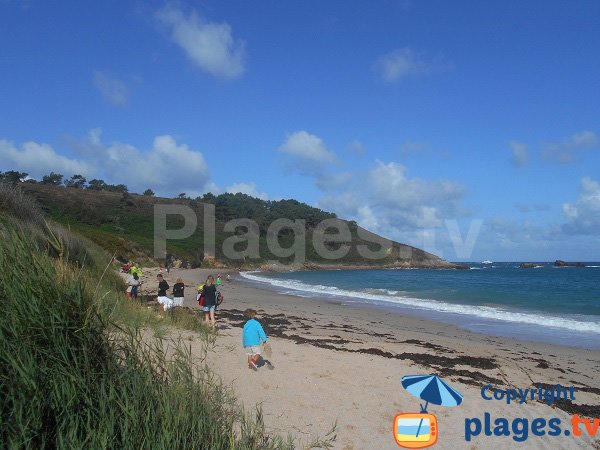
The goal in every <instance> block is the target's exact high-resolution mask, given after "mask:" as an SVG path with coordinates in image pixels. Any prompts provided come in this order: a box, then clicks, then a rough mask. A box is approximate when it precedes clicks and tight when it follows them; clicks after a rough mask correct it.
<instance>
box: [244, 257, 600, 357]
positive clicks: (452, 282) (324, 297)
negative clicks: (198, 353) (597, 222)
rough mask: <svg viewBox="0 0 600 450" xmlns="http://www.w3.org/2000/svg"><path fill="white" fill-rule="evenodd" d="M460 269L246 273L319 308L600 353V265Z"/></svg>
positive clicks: (478, 265) (255, 281) (476, 265)
mask: <svg viewBox="0 0 600 450" xmlns="http://www.w3.org/2000/svg"><path fill="white" fill-rule="evenodd" d="M461 264H465V265H468V266H469V267H470V269H469V270H456V269H369V270H327V271H300V272H285V273H265V272H242V276H243V277H244V278H245V279H246V280H247V281H248V282H249V283H252V284H256V285H259V286H260V287H263V288H268V289H273V290H275V291H277V292H279V293H282V294H290V295H296V296H301V297H306V298H309V299H314V300H315V301H336V302H338V303H341V304H342V305H346V306H349V307H352V306H355V307H367V308H380V309H383V310H386V311H388V312H390V313H396V314H402V315H413V316H417V317H422V318H425V319H429V320H434V321H438V322H444V323H450V324H453V325H456V326H458V327H461V328H463V329H467V330H470V331H475V332H479V333H484V334H488V335H492V336H503V337H509V338H517V339H524V340H530V341H540V342H546V343H551V344H559V345H567V346H573V347H580V348H588V349H594V350H598V349H600V263H593V262H592V263H584V264H585V265H586V267H555V266H554V264H553V263H549V262H548V263H537V264H536V267H535V268H526V269H525V268H520V263H518V262H502V263H493V264H482V263H461Z"/></svg>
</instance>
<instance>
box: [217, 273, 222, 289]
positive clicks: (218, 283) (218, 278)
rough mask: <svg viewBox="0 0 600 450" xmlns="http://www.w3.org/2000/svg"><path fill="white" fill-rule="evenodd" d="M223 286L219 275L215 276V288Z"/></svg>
mask: <svg viewBox="0 0 600 450" xmlns="http://www.w3.org/2000/svg"><path fill="white" fill-rule="evenodd" d="M222 284H223V281H221V274H220V273H219V274H217V281H215V286H217V287H219V286H221V285H222Z"/></svg>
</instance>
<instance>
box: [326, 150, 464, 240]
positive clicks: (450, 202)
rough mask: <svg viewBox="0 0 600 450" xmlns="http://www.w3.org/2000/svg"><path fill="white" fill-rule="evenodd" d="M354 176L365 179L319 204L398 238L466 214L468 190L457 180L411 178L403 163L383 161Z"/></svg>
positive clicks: (378, 231) (347, 186) (437, 225)
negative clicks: (464, 200) (462, 203)
mask: <svg viewBox="0 0 600 450" xmlns="http://www.w3.org/2000/svg"><path fill="white" fill-rule="evenodd" d="M354 178H356V179H360V180H361V182H360V183H354V184H352V183H348V184H346V185H345V186H344V187H343V190H342V192H340V193H337V194H328V195H326V196H324V197H323V198H322V199H321V200H320V201H319V206H320V207H324V208H328V209H330V210H332V211H334V212H336V213H338V214H339V215H340V216H341V217H346V218H349V219H354V220H356V221H357V222H359V223H360V224H361V225H363V226H365V227H366V228H369V229H371V230H372V231H375V232H377V233H382V234H384V235H386V236H391V237H394V238H398V237H399V236H400V233H401V232H402V233H405V232H408V231H414V230H415V229H420V230H422V229H424V228H435V227H439V226H441V225H442V224H443V220H444V218H446V217H450V216H454V215H456V214H462V211H461V210H460V208H459V204H460V201H461V199H462V197H463V195H464V189H463V187H462V185H460V184H459V183H456V182H454V181H444V180H442V181H439V180H438V181H426V180H421V179H418V178H409V177H408V175H407V169H406V167H404V166H403V165H401V164H398V163H395V162H389V163H384V162H382V161H376V162H375V165H374V166H373V167H371V168H370V169H368V170H367V171H366V172H364V173H361V174H354Z"/></svg>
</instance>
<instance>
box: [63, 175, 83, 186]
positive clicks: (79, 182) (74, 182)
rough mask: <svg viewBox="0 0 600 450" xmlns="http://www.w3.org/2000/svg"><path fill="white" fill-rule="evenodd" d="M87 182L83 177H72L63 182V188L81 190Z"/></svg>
mask: <svg viewBox="0 0 600 450" xmlns="http://www.w3.org/2000/svg"><path fill="white" fill-rule="evenodd" d="M86 182H87V180H86V179H85V177H84V176H83V175H73V176H72V177H71V178H69V179H68V180H66V181H65V186H66V187H70V188H76V189H83V188H84V187H85V183H86Z"/></svg>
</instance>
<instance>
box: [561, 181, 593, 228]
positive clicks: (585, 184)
mask: <svg viewBox="0 0 600 450" xmlns="http://www.w3.org/2000/svg"><path fill="white" fill-rule="evenodd" d="M562 209H563V213H564V215H565V216H566V217H567V219H568V220H569V221H568V223H566V224H565V225H563V231H564V232H565V233H567V234H583V235H598V234H600V183H598V182H597V181H595V180H593V179H592V178H590V177H585V178H583V179H582V180H581V194H580V195H579V198H578V199H577V200H576V201H575V203H565V204H563V207H562Z"/></svg>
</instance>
